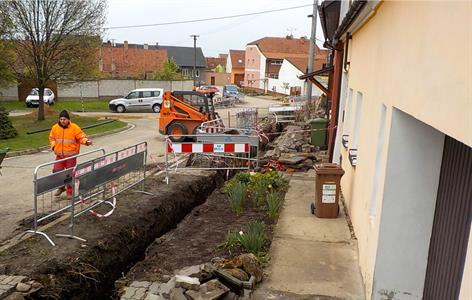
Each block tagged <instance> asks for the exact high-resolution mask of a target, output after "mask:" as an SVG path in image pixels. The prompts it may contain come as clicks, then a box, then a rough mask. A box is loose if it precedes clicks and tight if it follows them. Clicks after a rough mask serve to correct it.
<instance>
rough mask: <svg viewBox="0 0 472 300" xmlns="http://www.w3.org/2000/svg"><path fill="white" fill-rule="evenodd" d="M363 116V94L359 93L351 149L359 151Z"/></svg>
mask: <svg viewBox="0 0 472 300" xmlns="http://www.w3.org/2000/svg"><path fill="white" fill-rule="evenodd" d="M361 114H362V93H361V92H357V97H356V115H355V119H354V131H353V133H352V144H351V148H353V149H357V145H358V143H359V131H360V127H361V126H360V125H361V124H360V123H361Z"/></svg>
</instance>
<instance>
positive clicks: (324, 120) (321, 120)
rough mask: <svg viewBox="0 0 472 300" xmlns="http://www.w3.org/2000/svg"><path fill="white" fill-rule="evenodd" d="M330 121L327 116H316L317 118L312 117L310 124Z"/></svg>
mask: <svg viewBox="0 0 472 300" xmlns="http://www.w3.org/2000/svg"><path fill="white" fill-rule="evenodd" d="M328 122H329V119H326V118H316V119H312V120H310V124H316V123H323V124H324V123H328Z"/></svg>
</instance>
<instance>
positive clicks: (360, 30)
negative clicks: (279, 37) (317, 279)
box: [331, 1, 472, 299]
mask: <svg viewBox="0 0 472 300" xmlns="http://www.w3.org/2000/svg"><path fill="white" fill-rule="evenodd" d="M340 11H341V17H340V19H339V27H338V28H337V30H336V33H335V34H334V38H333V40H332V41H331V42H332V43H333V46H334V47H336V45H343V48H342V49H339V48H338V50H337V51H342V52H343V56H344V61H343V68H342V75H341V76H340V78H341V84H340V97H339V99H338V100H339V115H338V126H337V134H336V142H335V147H334V154H333V161H334V162H338V163H340V164H341V166H342V167H343V169H344V170H345V172H346V173H345V175H344V176H343V177H342V181H341V186H342V193H343V195H344V199H345V203H346V206H347V209H348V212H349V214H350V218H351V221H352V224H353V227H354V231H355V234H356V236H357V238H358V246H359V258H360V262H359V263H360V271H361V273H362V276H363V279H364V283H365V291H366V295H368V298H369V299H472V238H471V237H470V233H471V231H470V227H471V216H472V176H471V174H472V148H471V147H472V118H471V116H472V92H471V91H472V90H471V82H472V71H471V70H472V60H471V59H470V57H471V53H472V26H464V25H465V24H470V16H472V4H471V3H470V2H420V1H416V2H411V1H369V2H366V1H353V2H350V1H349V2H348V1H343V2H342V4H341V8H340ZM464 40H465V41H464ZM458 41H462V42H461V46H457V42H458ZM338 42H339V43H338ZM455 45H456V46H455Z"/></svg>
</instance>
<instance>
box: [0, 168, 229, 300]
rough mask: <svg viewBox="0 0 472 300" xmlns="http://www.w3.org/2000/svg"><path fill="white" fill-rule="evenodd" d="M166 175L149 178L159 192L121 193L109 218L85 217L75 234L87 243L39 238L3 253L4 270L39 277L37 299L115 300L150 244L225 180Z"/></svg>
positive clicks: (56, 230)
mask: <svg viewBox="0 0 472 300" xmlns="http://www.w3.org/2000/svg"><path fill="white" fill-rule="evenodd" d="M162 179H163V178H162V177H150V178H148V179H147V180H146V186H147V191H149V192H152V193H153V194H154V196H148V195H143V194H139V193H133V192H128V193H126V194H124V195H123V196H121V197H120V198H119V199H118V202H117V209H116V210H115V212H114V214H113V215H112V216H111V217H109V218H102V219H98V218H95V217H92V216H90V215H84V216H82V217H79V218H78V219H77V220H76V226H75V234H76V235H78V236H81V237H84V238H86V239H87V242H85V243H84V242H80V241H77V240H71V239H60V238H56V239H55V241H56V242H57V246H56V247H51V246H50V245H49V244H48V243H47V242H46V240H45V239H44V238H40V237H39V236H34V237H32V238H30V239H27V240H25V241H24V242H21V243H19V244H18V245H16V246H14V247H12V248H10V249H9V250H7V251H5V252H3V253H0V265H2V266H3V267H4V270H5V271H4V273H5V274H12V275H13V274H15V275H25V276H28V277H30V278H32V279H35V280H37V281H39V282H40V283H41V284H42V285H43V286H44V287H43V288H42V289H41V290H40V291H38V292H37V293H35V294H34V295H32V298H33V299H44V298H49V299H110V297H112V296H113V295H114V284H115V281H116V280H118V279H120V278H121V277H122V276H123V275H124V274H126V273H127V271H128V270H129V269H130V268H131V267H132V266H133V265H135V264H136V263H137V262H138V261H140V260H142V259H143V258H144V255H145V251H146V249H147V247H148V246H149V245H150V244H151V243H152V242H153V241H154V240H155V239H156V238H158V237H160V236H162V235H163V234H165V233H166V232H168V231H170V230H171V229H173V228H175V227H176V226H177V224H178V223H179V222H180V221H181V220H182V219H183V218H184V217H185V216H186V215H187V214H188V213H189V212H190V211H192V209H193V208H195V207H196V206H198V205H200V204H202V203H204V202H205V201H206V199H207V197H208V196H209V195H210V194H211V193H212V192H213V191H214V190H215V189H216V187H217V186H219V185H221V184H222V183H223V176H222V175H221V174H218V173H214V172H199V173H195V172H193V173H190V174H186V175H182V174H177V175H172V176H171V178H170V183H169V185H166V184H164V183H163V182H162ZM67 227H68V224H59V225H57V226H55V227H53V228H51V229H50V230H49V231H48V234H50V236H54V234H55V233H64V232H66V231H67V229H68V228H67Z"/></svg>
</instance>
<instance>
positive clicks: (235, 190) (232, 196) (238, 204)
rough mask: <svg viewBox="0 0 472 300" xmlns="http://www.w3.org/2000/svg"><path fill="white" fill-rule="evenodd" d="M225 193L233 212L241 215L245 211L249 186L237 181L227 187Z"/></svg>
mask: <svg viewBox="0 0 472 300" xmlns="http://www.w3.org/2000/svg"><path fill="white" fill-rule="evenodd" d="M225 192H226V194H227V195H228V198H229V206H230V207H231V210H232V211H233V212H234V213H236V214H237V215H239V214H240V213H242V212H243V210H244V200H245V199H246V192H247V185H246V184H245V183H243V182H240V181H236V182H234V183H232V184H230V185H227V186H225Z"/></svg>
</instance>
